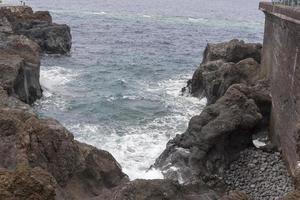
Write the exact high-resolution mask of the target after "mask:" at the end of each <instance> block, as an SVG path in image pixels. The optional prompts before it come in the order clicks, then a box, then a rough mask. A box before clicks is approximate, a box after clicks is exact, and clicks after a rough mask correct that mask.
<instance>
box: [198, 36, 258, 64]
mask: <svg viewBox="0 0 300 200" xmlns="http://www.w3.org/2000/svg"><path fill="white" fill-rule="evenodd" d="M261 49H262V45H261V44H259V43H245V42H244V41H243V40H237V39H233V40H231V41H229V42H223V43H218V44H207V46H206V48H205V50H204V55H203V61H202V64H204V63H207V62H209V61H214V60H223V61H224V62H233V63H237V62H239V61H241V60H244V59H246V58H253V59H254V60H256V62H258V63H260V60H261Z"/></svg>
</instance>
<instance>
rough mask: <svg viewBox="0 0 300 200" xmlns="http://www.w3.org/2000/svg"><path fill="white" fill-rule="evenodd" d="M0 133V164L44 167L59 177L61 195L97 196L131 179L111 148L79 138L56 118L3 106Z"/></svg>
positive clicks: (56, 178)
mask: <svg viewBox="0 0 300 200" xmlns="http://www.w3.org/2000/svg"><path fill="white" fill-rule="evenodd" d="M0 133H1V139H0V157H1V158H3V159H2V160H0V167H1V168H5V169H10V170H15V169H16V168H17V167H18V166H20V165H26V166H29V167H30V168H33V169H34V168H36V167H39V168H42V169H43V170H45V171H47V172H48V173H50V174H51V175H52V176H53V177H54V178H55V180H56V182H57V184H58V185H57V187H56V190H57V191H59V192H58V193H57V195H58V196H61V198H60V199H70V198H71V199H85V198H87V197H94V196H97V195H99V194H101V193H102V191H103V190H109V189H110V188H113V187H116V186H118V185H119V184H121V183H122V182H124V181H127V176H126V175H125V174H123V173H122V171H121V168H120V166H119V164H118V163H117V162H116V161H115V159H114V158H113V157H112V156H111V155H110V154H109V153H108V152H105V151H102V150H98V149H96V148H94V147H92V146H89V145H86V144H82V143H79V142H77V141H75V140H74V137H73V135H72V134H71V133H70V132H68V131H67V130H66V129H65V128H64V127H63V126H62V125H60V124H59V123H58V122H57V121H55V120H53V119H39V118H37V117H36V116H35V115H34V114H32V113H29V112H26V111H20V110H18V109H10V108H1V109H0Z"/></svg>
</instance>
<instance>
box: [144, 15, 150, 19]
mask: <svg viewBox="0 0 300 200" xmlns="http://www.w3.org/2000/svg"><path fill="white" fill-rule="evenodd" d="M143 17H145V18H151V16H150V15H143Z"/></svg>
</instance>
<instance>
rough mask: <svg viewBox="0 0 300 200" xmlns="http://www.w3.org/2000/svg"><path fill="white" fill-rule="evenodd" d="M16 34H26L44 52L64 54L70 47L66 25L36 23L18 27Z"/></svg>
mask: <svg viewBox="0 0 300 200" xmlns="http://www.w3.org/2000/svg"><path fill="white" fill-rule="evenodd" d="M17 33H18V34H21V35H26V36H27V37H28V38H30V39H32V40H33V41H35V42H37V43H38V44H39V45H40V47H41V48H42V50H43V51H44V52H46V53H49V54H51V53H55V54H65V53H68V52H69V51H70V49H71V45H72V43H71V41H72V37H71V34H70V28H69V26H67V25H58V24H52V25H51V26H49V25H48V24H44V23H41V24H36V25H30V28H27V27H24V26H23V27H21V26H20V27H19V29H18V30H17Z"/></svg>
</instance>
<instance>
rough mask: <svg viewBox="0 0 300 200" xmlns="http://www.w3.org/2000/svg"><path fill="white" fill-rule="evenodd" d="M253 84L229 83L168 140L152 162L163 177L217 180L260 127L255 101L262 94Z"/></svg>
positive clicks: (260, 116) (258, 111)
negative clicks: (219, 94)
mask: <svg viewBox="0 0 300 200" xmlns="http://www.w3.org/2000/svg"><path fill="white" fill-rule="evenodd" d="M254 88H255V87H254ZM254 88H252V87H248V86H246V85H243V84H236V85H232V86H231V87H230V88H229V89H228V90H227V92H226V93H225V95H224V96H223V97H221V98H220V99H219V100H218V101H217V102H216V103H215V104H212V105H210V106H207V107H206V108H205V109H204V110H203V111H202V113H201V114H200V115H198V116H194V117H193V118H192V119H191V120H190V123H189V126H188V129H187V131H186V132H185V133H183V134H182V135H177V136H176V137H175V138H174V139H173V140H171V141H169V142H168V144H167V148H166V150H165V151H164V152H163V153H162V154H161V156H160V157H159V158H158V159H157V160H156V163H155V166H156V167H158V168H160V169H161V170H162V171H163V173H164V174H165V176H166V177H167V178H173V179H183V181H189V180H190V179H202V180H203V181H204V182H206V183H208V184H212V185H214V184H219V183H220V182H221V181H220V180H219V179H218V177H222V175H223V171H224V169H225V168H226V167H227V166H228V164H229V163H230V162H231V161H233V160H234V159H236V158H237V157H238V155H239V152H240V151H241V150H243V149H245V148H247V147H250V146H251V145H252V134H253V133H255V132H256V131H258V129H260V126H261V120H262V118H263V115H262V113H261V111H260V109H259V107H258V106H257V104H256V102H259V101H260V100H261V96H263V95H260V94H258V93H257V92H258V91H256V90H255V89H254ZM256 88H258V86H257V87H256ZM174 169H175V170H174ZM220 186H221V185H220Z"/></svg>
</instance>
